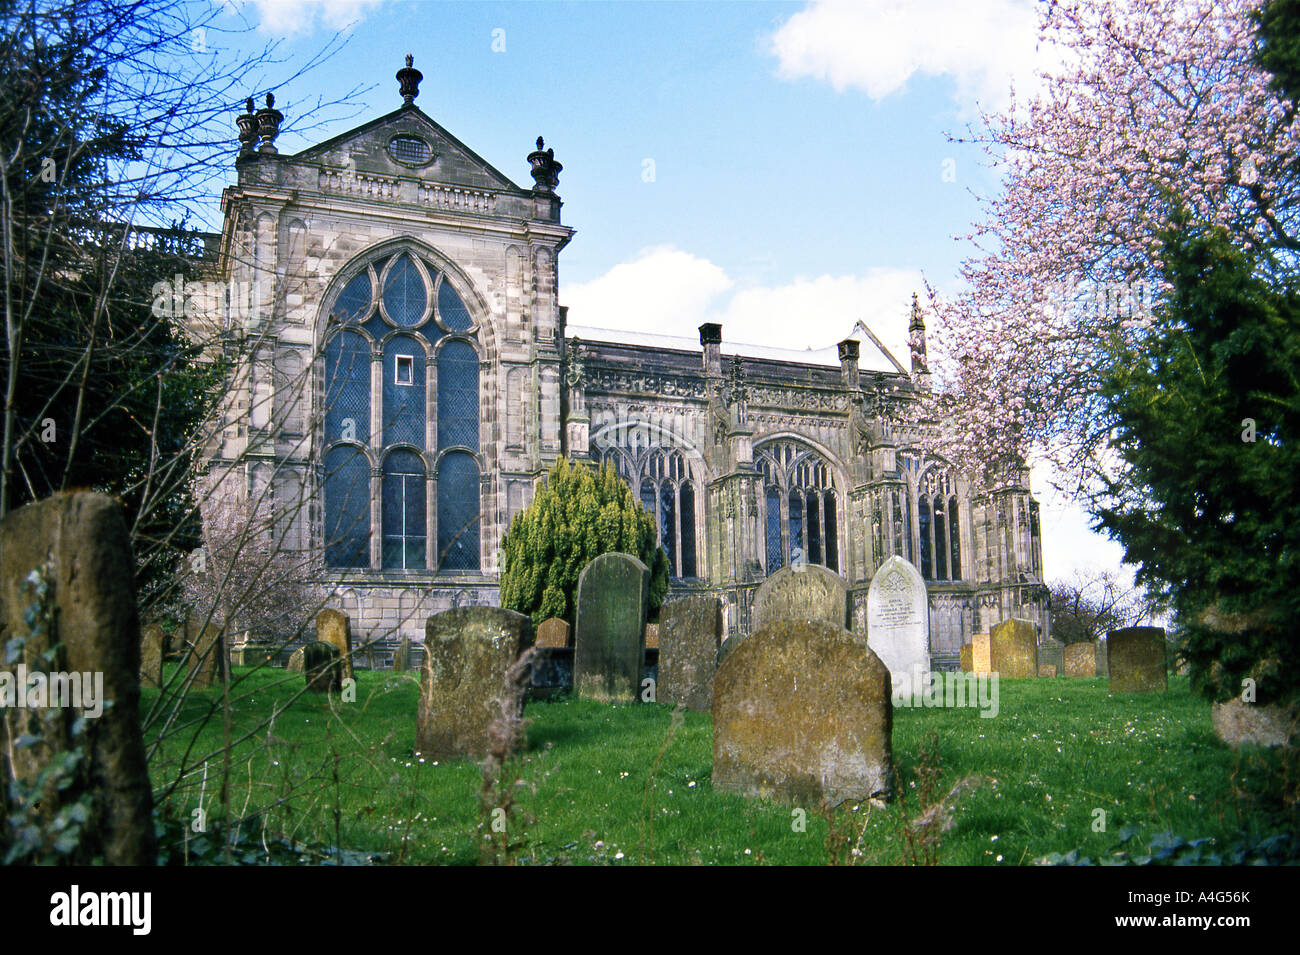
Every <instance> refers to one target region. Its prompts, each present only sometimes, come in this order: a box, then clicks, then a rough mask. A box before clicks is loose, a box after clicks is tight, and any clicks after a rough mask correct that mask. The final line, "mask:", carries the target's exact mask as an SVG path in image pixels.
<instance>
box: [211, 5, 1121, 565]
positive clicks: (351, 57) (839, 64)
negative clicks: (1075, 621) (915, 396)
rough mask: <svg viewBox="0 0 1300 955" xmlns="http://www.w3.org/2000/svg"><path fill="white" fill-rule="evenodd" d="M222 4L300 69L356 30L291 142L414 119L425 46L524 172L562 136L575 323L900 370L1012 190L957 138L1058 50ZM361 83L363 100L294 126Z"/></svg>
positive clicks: (953, 34)
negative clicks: (864, 345)
mask: <svg viewBox="0 0 1300 955" xmlns="http://www.w3.org/2000/svg"><path fill="white" fill-rule="evenodd" d="M228 6H230V7H231V9H232V11H234V12H236V13H237V14H238V15H239V16H242V17H244V18H246V19H247V21H248V22H250V23H252V24H254V25H256V30H255V31H254V32H253V33H252V34H250V35H248V36H246V37H244V38H242V39H241V41H240V42H241V43H242V44H243V45H244V46H252V45H255V44H257V43H261V42H265V41H266V40H268V39H277V38H282V39H283V45H282V47H281V53H283V54H284V55H286V56H288V57H290V58H291V59H298V58H301V59H304V60H305V59H306V58H307V57H308V56H310V54H311V53H312V52H314V51H315V50H317V49H319V48H320V47H321V45H322V44H323V43H325V42H326V41H328V40H329V38H330V37H331V36H333V34H334V33H335V32H336V31H337V30H338V29H340V28H342V29H343V30H344V33H345V37H346V42H345V44H344V46H343V48H342V50H341V52H339V53H338V54H337V55H336V56H334V58H333V59H331V60H330V61H329V62H328V63H327V64H326V65H325V66H323V67H321V68H319V69H317V70H315V71H314V72H312V73H310V74H309V75H307V76H304V77H301V78H298V79H296V80H294V81H293V82H292V83H290V84H288V85H287V86H285V87H284V88H283V89H280V90H279V91H278V92H277V106H278V107H279V108H281V109H282V110H283V111H284V113H285V114H286V126H288V127H289V128H288V130H287V131H286V132H285V133H284V134H283V135H282V136H281V138H280V140H279V143H278V145H279V146H280V147H281V149H282V151H297V150H298V149H302V148H305V147H306V146H308V145H310V144H311V143H313V142H318V141H320V140H322V139H325V138H328V137H329V136H332V135H335V134H337V133H340V132H343V131H345V130H346V129H348V128H350V127H352V126H355V125H359V124H360V123H362V122H365V121H367V120H369V119H372V118H374V117H376V116H379V115H382V114H384V113H386V112H388V111H390V110H393V109H395V108H397V107H398V106H399V105H400V103H401V100H400V97H399V96H398V93H397V83H396V81H395V79H394V77H393V74H394V73H395V72H396V71H397V69H398V68H399V67H400V66H401V65H402V60H403V57H404V55H405V54H406V53H412V54H414V56H415V65H416V67H417V68H419V69H420V70H421V71H422V72H423V73H424V81H423V83H422V84H421V88H420V96H419V99H418V100H417V104H418V105H419V106H420V107H421V109H423V110H424V111H425V112H426V113H428V114H429V115H430V116H432V117H433V118H434V119H436V120H437V121H438V122H439V123H441V124H442V125H443V126H444V127H446V128H447V129H448V130H449V131H450V132H452V133H453V134H454V135H456V136H457V137H459V138H460V139H461V140H462V141H464V142H465V143H466V144H467V145H469V146H470V147H471V148H473V149H474V150H475V151H477V152H478V153H479V154H480V155H482V156H483V157H484V158H485V159H487V160H488V161H489V162H491V163H493V164H494V165H495V166H497V167H498V168H499V169H500V170H501V171H502V172H504V173H505V174H506V175H508V176H510V177H511V178H512V179H513V180H514V181H515V182H516V183H519V184H520V185H531V180H530V177H529V175H528V165H527V162H526V160H525V156H526V155H527V153H528V152H529V151H531V149H532V148H533V141H534V140H535V139H536V137H537V136H538V135H539V134H541V135H544V136H545V137H546V141H547V145H548V146H551V147H553V148H554V149H555V153H556V158H557V159H559V161H560V162H562V163H563V164H564V172H563V173H562V175H561V177H560V189H559V192H560V195H561V196H562V197H563V199H564V202H565V206H564V213H563V214H564V219H565V221H566V223H568V224H569V225H571V226H573V227H574V228H576V229H577V235H576V236H575V237H574V240H573V242H572V243H571V244H570V246H569V247H568V248H567V249H566V250H565V251H564V253H563V254H562V255H561V258H560V301H561V303H562V304H566V305H568V306H569V307H570V320H571V322H573V323H574V324H579V325H596V326H600V327H606V328H621V329H627V330H642V331H645V330H654V331H659V332H663V333H665V334H678V335H685V336H688V337H690V336H694V335H695V329H696V327H697V326H698V325H699V324H700V323H701V322H704V321H721V322H722V323H723V326H724V336H725V338H727V339H728V340H733V341H738V342H746V343H752V344H760V345H775V346H781V347H789V348H800V349H802V348H823V347H825V346H828V345H832V344H833V343H834V342H835V341H838V340H839V339H840V338H843V337H845V335H847V334H848V332H849V331H850V330H851V329H852V327H853V324H854V322H855V321H857V320H858V319H863V320H865V321H866V322H867V324H868V325H870V326H871V327H872V329H873V330H875V331H876V333H877V334H878V335H880V337H881V338H882V339H883V340H884V341H885V343H886V344H887V345H890V346H891V347H892V348H893V349H894V351H895V354H896V355H897V356H898V357H899V358H900V360H903V361H906V358H905V356H906V348H905V346H904V344H903V343H904V342H905V340H906V315H907V308H908V304H909V300H910V296H911V292H912V291H914V290H919V289H920V288H921V281H922V277H923V276H924V277H925V278H927V279H929V280H930V281H931V282H932V283H934V284H935V285H937V286H938V287H939V288H940V289H943V290H945V291H953V290H955V289H956V287H957V286H956V278H955V277H956V274H957V268H958V265H959V263H960V261H961V258H962V256H963V254H965V253H967V252H968V251H969V247H968V245H967V244H966V243H965V242H962V241H955V240H954V237H955V236H957V237H964V236H965V235H966V233H968V232H969V231H970V224H971V222H972V220H973V219H974V218H975V217H977V216H978V215H979V212H980V207H979V204H978V203H977V201H976V199H975V198H974V196H975V194H983V195H988V194H991V193H994V192H996V190H997V188H998V180H997V177H996V176H995V175H993V174H992V173H991V172H990V171H989V170H987V169H986V168H985V167H984V164H983V156H982V154H981V153H980V151H979V150H978V148H976V147H972V146H969V145H961V144H955V143H952V142H950V141H949V139H948V135H947V134H949V133H953V134H957V135H960V134H962V133H963V132H964V131H965V129H966V126H967V124H968V123H970V122H973V121H976V120H977V118H978V114H979V110H980V109H981V108H985V109H997V108H1000V107H1002V106H1003V105H1004V104H1005V102H1006V93H1007V89H1008V87H1009V84H1010V83H1011V82H1013V81H1014V82H1015V83H1016V88H1017V91H1018V92H1020V91H1024V90H1027V89H1032V87H1033V85H1034V82H1035V67H1036V65H1044V58H1045V57H1046V56H1047V53H1046V51H1038V50H1037V49H1036V47H1037V43H1036V29H1035V25H1036V17H1035V13H1034V3H1033V2H1032V0H911V2H893V0H842V2H841V0H811V2H807V3H805V2H798V3H775V2H768V3H745V2H728V3H722V2H711V3H706V2H694V0H692V2H657V3H632V2H628V3H614V2H585V3H552V2H545V3H479V2H463V3H444V2H435V0H247V2H243V0H230V2H229V3H228ZM208 43H209V45H211V46H217V47H219V46H220V43H221V39H220V38H217V37H211V36H210V37H209V39H208ZM247 82H248V92H249V93H250V94H251V93H255V92H259V91H260V90H262V89H264V88H265V85H266V83H267V78H266V77H257V76H251V77H248V78H247ZM356 86H362V87H369V89H368V90H367V91H366V92H364V93H362V94H361V95H360V96H359V97H358V98H357V101H358V105H359V108H358V110H357V111H355V112H351V113H348V112H345V111H339V110H336V111H335V112H334V113H333V114H332V115H333V117H334V118H333V119H332V120H331V121H330V122H328V123H327V124H326V125H325V126H324V128H318V129H317V130H314V131H313V132H312V134H311V135H310V137H306V138H304V137H303V136H301V135H298V134H296V133H295V132H294V131H293V129H292V126H293V123H294V120H295V118H296V117H298V116H300V115H301V113H302V112H303V111H304V110H305V109H306V108H308V107H309V106H310V105H311V104H313V103H314V102H315V101H316V100H317V98H318V97H319V98H323V99H325V100H330V99H334V98H337V97H340V96H342V95H344V94H345V93H347V92H348V91H349V90H350V89H352V88H354V87H356ZM232 124H233V115H232ZM232 177H233V166H232ZM1035 491H1036V493H1037V494H1038V496H1039V497H1040V499H1041V500H1043V502H1044V506H1045V518H1044V525H1045V526H1044V533H1045V548H1044V550H1045V554H1044V559H1045V562H1046V571H1047V576H1048V578H1049V579H1050V578H1053V577H1057V576H1062V575H1066V574H1068V573H1069V572H1071V571H1073V570H1075V569H1088V568H1094V567H1113V566H1116V565H1117V564H1118V562H1119V557H1120V553H1119V550H1118V548H1117V547H1116V546H1115V545H1113V544H1110V543H1108V542H1106V541H1104V540H1102V539H1099V538H1097V537H1096V536H1095V535H1093V534H1091V533H1090V532H1089V531H1088V530H1087V528H1086V517H1085V516H1084V515H1082V514H1081V513H1080V512H1079V511H1078V510H1077V509H1076V508H1073V507H1071V506H1070V505H1069V504H1068V502H1066V501H1063V500H1060V499H1058V498H1057V497H1056V496H1055V495H1054V494H1051V493H1050V492H1049V489H1048V487H1047V482H1046V481H1045V480H1044V479H1043V478H1042V477H1041V476H1040V477H1037V478H1036V480H1035Z"/></svg>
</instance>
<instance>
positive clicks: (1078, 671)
mask: <svg viewBox="0 0 1300 955" xmlns="http://www.w3.org/2000/svg"><path fill="white" fill-rule="evenodd" d="M1064 672H1065V675H1066V676H1073V677H1094V676H1096V675H1097V647H1096V644H1093V643H1090V642H1085V643H1071V644H1068V645H1067V646H1066V648H1065V671H1064Z"/></svg>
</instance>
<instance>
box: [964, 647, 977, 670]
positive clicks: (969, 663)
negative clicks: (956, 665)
mask: <svg viewBox="0 0 1300 955" xmlns="http://www.w3.org/2000/svg"><path fill="white" fill-rule="evenodd" d="M973 651H974V647H972V646H971V645H970V644H969V643H967V644H964V645H963V646H962V648H961V672H962V673H973V672H975V654H974V652H973Z"/></svg>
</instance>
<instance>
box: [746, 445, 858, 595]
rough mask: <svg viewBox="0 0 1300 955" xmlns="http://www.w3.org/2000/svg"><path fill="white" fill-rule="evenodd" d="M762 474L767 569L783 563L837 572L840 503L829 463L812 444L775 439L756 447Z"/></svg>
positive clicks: (768, 571) (755, 461) (782, 565)
mask: <svg viewBox="0 0 1300 955" xmlns="http://www.w3.org/2000/svg"><path fill="white" fill-rule="evenodd" d="M754 463H755V464H756V465H757V466H758V469H759V471H760V472H761V473H762V475H763V483H764V491H763V496H762V500H763V507H764V512H765V513H764V516H763V521H762V524H761V526H762V527H763V529H764V536H765V544H764V552H765V554H766V558H767V573H768V574H769V575H770V574H773V573H775V572H776V571H777V570H779V569H780V568H782V567H784V566H786V565H787V564H797V563H813V564H821V565H823V566H824V567H826V568H827V569H828V570H833V571H835V572H836V573H838V572H839V506H838V503H837V501H838V498H837V495H836V493H835V488H834V480H833V472H832V470H831V466H830V464H829V463H828V462H827V461H826V459H825V458H823V457H822V456H821V455H820V454H818V453H817V452H816V451H814V450H813V449H811V448H809V447H807V446H805V445H802V444H800V443H798V442H796V441H793V440H778V441H773V442H770V443H768V444H766V445H764V446H763V447H762V448H761V449H756V451H755V455H754Z"/></svg>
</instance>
